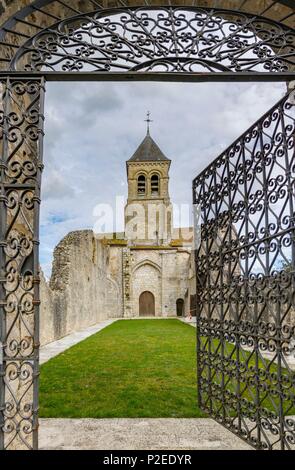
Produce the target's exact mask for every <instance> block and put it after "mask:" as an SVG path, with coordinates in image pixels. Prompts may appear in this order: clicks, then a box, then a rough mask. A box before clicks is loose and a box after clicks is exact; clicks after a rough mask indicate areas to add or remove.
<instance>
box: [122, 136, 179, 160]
mask: <svg viewBox="0 0 295 470" xmlns="http://www.w3.org/2000/svg"><path fill="white" fill-rule="evenodd" d="M163 160H164V161H170V160H169V158H167V157H165V155H164V154H163V152H162V150H161V149H160V148H159V147H158V145H157V144H156V142H155V141H154V140H153V139H152V138H151V136H150V134H149V132H148V133H147V135H146V136H145V138H144V139H143V141H142V142H141V144H140V145H139V147H138V148H137V150H136V151H135V152H134V154H133V155H132V157H131V158H129V160H128V161H129V162H155V161H156V162H160V161H163Z"/></svg>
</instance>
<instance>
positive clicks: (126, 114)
mask: <svg viewBox="0 0 295 470" xmlns="http://www.w3.org/2000/svg"><path fill="white" fill-rule="evenodd" d="M285 90H286V87H285V85H284V84H280V83H275V84H267V83H256V84H255V83H224V84H222V83H211V84H209V83H203V84H202V83H195V84H185V83H154V82H153V83H142V82H136V83H132V84H131V83H127V82H123V83H112V82H107V83H70V82H69V83H55V84H53V83H48V84H47V96H46V121H45V159H44V160H45V161H44V163H45V171H44V177H43V190H42V197H43V204H42V206H41V263H42V266H43V268H44V269H45V270H46V273H47V274H48V273H49V266H50V262H51V256H52V250H53V248H54V246H55V245H56V244H57V243H58V241H59V240H60V239H61V238H62V237H63V236H64V235H66V233H67V232H68V231H70V230H77V229H81V228H92V227H93V225H94V223H95V217H94V216H93V209H94V207H95V206H96V205H97V204H101V203H103V204H111V205H113V207H114V204H115V198H116V196H126V193H127V185H126V184H124V183H126V167H125V161H126V160H128V159H129V158H130V156H131V155H132V154H133V152H134V151H135V149H136V147H137V146H138V145H139V143H140V142H141V140H142V139H143V137H144V136H145V132H146V127H145V123H144V119H145V115H146V111H147V110H150V111H151V118H152V119H153V123H152V125H151V134H152V137H153V138H154V139H155V141H156V142H157V143H158V145H159V146H160V148H161V149H162V151H163V152H164V153H165V154H166V155H167V157H169V158H171V159H172V165H171V172H170V195H171V199H172V201H173V202H175V203H177V204H181V203H187V202H191V182H192V179H193V177H195V176H196V175H197V174H198V173H199V172H200V171H201V170H202V169H203V168H205V166H207V165H208V164H209V163H210V162H211V161H212V160H213V159H214V158H216V157H217V156H218V155H219V154H220V153H221V152H222V150H224V149H225V148H226V147H227V146H228V145H230V144H231V142H232V141H233V140H234V139H235V138H237V137H238V136H239V135H240V134H241V133H242V132H244V131H245V130H246V129H247V127H249V126H250V125H251V124H252V123H253V121H255V120H256V119H258V118H259V117H260V116H261V115H262V114H263V113H264V112H266V111H267V110H268V108H270V107H271V106H272V105H273V104H274V103H275V102H276V101H277V100H278V99H279V98H280V97H281V96H282V95H283V93H284V92H285Z"/></svg>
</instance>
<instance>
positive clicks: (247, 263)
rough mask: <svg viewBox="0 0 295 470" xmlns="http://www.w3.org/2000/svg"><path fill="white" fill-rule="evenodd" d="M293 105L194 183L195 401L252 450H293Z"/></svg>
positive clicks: (265, 120) (279, 108)
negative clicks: (197, 217) (197, 222)
mask: <svg viewBox="0 0 295 470" xmlns="http://www.w3.org/2000/svg"><path fill="white" fill-rule="evenodd" d="M294 104H295V101H294V96H293V94H292V93H291V94H289V95H288V96H286V97H285V98H283V99H282V100H281V101H280V102H279V103H278V104H277V105H276V106H274V107H273V108H272V109H271V110H270V111H269V112H268V113H267V114H266V115H264V116H263V117H262V118H261V119H260V120H259V121H257V122H256V123H255V124H254V125H253V126H252V127H251V128H250V129H249V130H248V131H247V132H245V133H244V134H243V135H242V136H241V137H240V138H239V139H237V140H236V141H235V142H234V143H233V144H232V145H231V146H230V147H229V148H228V149H227V150H226V151H225V152H223V153H222V154H221V155H220V156H219V157H218V158H217V159H216V160H215V161H214V162H213V163H211V164H210V165H209V166H208V167H207V168H206V169H205V170H204V171H203V172H202V173H201V174H200V175H199V176H198V177H197V178H196V179H195V180H194V181H193V193H194V203H195V204H197V205H200V213H201V224H202V225H201V243H200V246H199V251H198V253H197V255H196V272H197V354H198V399H199V405H200V407H201V408H202V409H203V410H205V411H206V412H207V413H208V414H209V415H210V416H212V417H214V418H215V419H216V420H217V421H218V422H220V423H221V424H223V425H224V426H225V427H227V428H228V429H230V430H231V431H233V432H234V433H236V434H237V435H238V436H240V437H241V438H243V439H244V440H246V441H247V442H248V443H250V444H251V445H252V446H254V447H256V448H258V449H275V448H281V449H291V448H292V447H293V446H294V445H295V420H294V419H293V418H292V415H295V302H294V292H295V289H294V287H295V179H294V176H295V106H294Z"/></svg>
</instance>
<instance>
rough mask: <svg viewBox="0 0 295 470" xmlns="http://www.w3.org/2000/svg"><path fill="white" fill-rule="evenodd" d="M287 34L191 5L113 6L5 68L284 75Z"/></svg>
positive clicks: (70, 23)
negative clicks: (267, 73)
mask: <svg viewBox="0 0 295 470" xmlns="http://www.w3.org/2000/svg"><path fill="white" fill-rule="evenodd" d="M294 52H295V34H294V31H293V30H292V29H289V28H288V27H286V26H283V25H282V24H279V23H275V22H273V21H271V20H267V19H265V18H262V17H261V18H260V17H256V16H253V15H249V14H247V13H239V12H233V11H228V10H218V9H206V8H196V7H186V8H185V7H183V8H178V7H141V8H117V9H113V10H104V11H98V12H94V13H93V14H90V13H87V14H82V15H77V16H75V17H73V18H70V19H66V20H63V21H60V22H59V23H57V24H55V25H53V26H51V27H50V28H48V29H45V30H42V31H40V32H39V33H37V34H36V35H35V36H34V37H33V38H32V39H29V40H28V41H27V42H25V43H24V44H23V46H22V47H20V48H19V50H18V51H17V53H16V55H15V57H14V59H13V61H12V63H11V70H20V71H23V70H24V71H30V72H33V71H57V72H81V71H86V72H123V71H143V70H146V71H162V72H166V71H178V72H183V71H189V72H192V71H204V70H205V71H208V70H209V71H215V72H218V71H219V72H220V71H228V72H288V71H290V70H293V68H294Z"/></svg>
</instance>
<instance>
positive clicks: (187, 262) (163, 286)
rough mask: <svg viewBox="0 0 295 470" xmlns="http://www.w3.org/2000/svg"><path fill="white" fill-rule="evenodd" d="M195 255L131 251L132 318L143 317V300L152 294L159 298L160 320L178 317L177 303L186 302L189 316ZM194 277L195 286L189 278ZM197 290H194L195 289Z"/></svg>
mask: <svg viewBox="0 0 295 470" xmlns="http://www.w3.org/2000/svg"><path fill="white" fill-rule="evenodd" d="M191 256H192V255H191V251H190V250H187V249H181V248H177V249H176V248H175V249H153V250H144V249H136V248H130V259H131V268H130V271H131V282H130V284H131V285H130V290H131V299H132V301H131V312H130V314H131V316H138V315H139V297H140V294H141V293H142V292H144V291H150V292H151V293H152V294H153V295H154V297H155V313H156V316H163V317H171V316H176V301H177V299H182V300H183V301H184V302H185V314H187V313H188V309H189V302H188V299H189V298H190V295H192V294H194V293H195V290H193V292H190V290H191V286H193V279H195V278H194V274H192V273H191V272H190V266H191ZM190 274H191V275H192V278H193V279H192V282H191V286H190V283H189V281H188V280H189V275H190ZM193 288H194V287H193Z"/></svg>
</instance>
